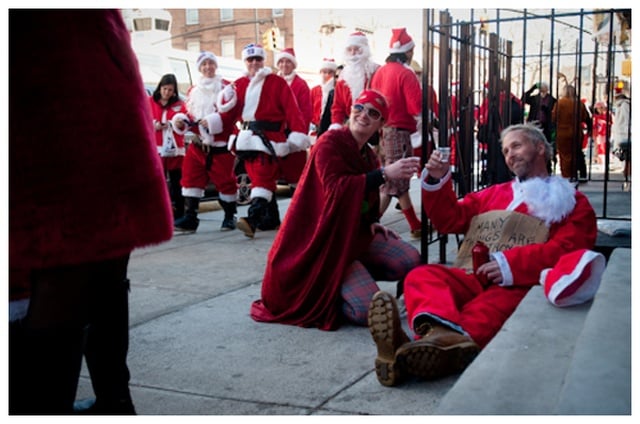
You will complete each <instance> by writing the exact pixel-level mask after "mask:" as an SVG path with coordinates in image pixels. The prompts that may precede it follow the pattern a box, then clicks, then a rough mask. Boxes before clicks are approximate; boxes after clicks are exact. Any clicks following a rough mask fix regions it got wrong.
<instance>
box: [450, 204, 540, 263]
mask: <svg viewBox="0 0 640 424" xmlns="http://www.w3.org/2000/svg"><path fill="white" fill-rule="evenodd" d="M548 237H549V229H548V228H547V227H546V226H545V225H544V222H543V221H541V220H540V219H538V218H535V217H533V216H530V215H525V214H523V213H520V212H512V211H491V212H485V213H483V214H480V215H477V216H475V217H473V219H472V220H471V224H470V225H469V230H468V231H467V234H465V236H464V239H463V240H462V243H461V244H460V249H459V250H458V256H457V257H456V260H455V262H454V264H453V266H455V267H459V268H465V269H473V265H472V259H471V249H472V248H473V246H474V245H475V244H476V241H478V240H479V241H481V242H483V243H484V244H486V245H487V246H488V247H489V252H490V253H493V252H500V251H503V250H507V249H511V248H512V247H514V246H526V245H528V244H533V243H544V242H545V241H547V238H548Z"/></svg>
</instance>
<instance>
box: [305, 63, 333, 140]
mask: <svg viewBox="0 0 640 424" xmlns="http://www.w3.org/2000/svg"><path fill="white" fill-rule="evenodd" d="M336 69H338V65H337V64H336V61H335V60H333V59H328V58H324V59H322V63H321V64H320V84H318V85H316V86H314V87H313V88H312V89H311V105H312V112H313V113H312V116H311V124H312V126H313V127H314V129H313V131H312V133H311V134H312V135H315V136H316V137H320V136H321V135H322V133H323V132H325V131H326V130H327V129H328V128H329V126H328V125H323V123H322V116H323V114H324V113H325V110H326V109H329V111H330V110H331V105H332V104H333V89H334V88H335V86H336V78H335V76H336Z"/></svg>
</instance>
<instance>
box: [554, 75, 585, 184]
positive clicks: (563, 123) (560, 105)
mask: <svg viewBox="0 0 640 424" xmlns="http://www.w3.org/2000/svg"><path fill="white" fill-rule="evenodd" d="M551 119H552V121H553V123H554V124H555V127H556V147H557V149H558V156H559V158H560V172H561V174H562V176H563V177H564V178H569V179H570V180H571V181H575V182H577V181H578V179H581V180H586V178H587V169H586V164H585V158H584V152H583V151H582V140H583V135H584V130H583V128H585V127H586V128H587V132H588V133H590V132H591V125H592V123H591V117H590V116H589V112H588V111H587V108H586V106H585V105H584V104H583V103H582V102H581V101H580V99H579V98H578V96H577V95H576V88H575V87H574V86H572V85H566V86H565V87H564V92H563V95H562V96H561V97H560V98H559V99H558V101H557V102H556V104H555V106H554V107H553V110H552V113H551Z"/></svg>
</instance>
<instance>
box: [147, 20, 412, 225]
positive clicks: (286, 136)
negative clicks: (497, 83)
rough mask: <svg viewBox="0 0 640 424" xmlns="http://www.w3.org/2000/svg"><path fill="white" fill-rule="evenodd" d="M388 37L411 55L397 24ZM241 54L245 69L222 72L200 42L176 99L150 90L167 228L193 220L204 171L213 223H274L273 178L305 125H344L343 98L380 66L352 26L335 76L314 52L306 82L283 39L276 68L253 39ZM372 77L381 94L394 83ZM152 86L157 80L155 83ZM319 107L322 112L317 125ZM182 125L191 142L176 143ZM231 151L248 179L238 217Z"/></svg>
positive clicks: (302, 153)
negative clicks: (166, 180) (191, 72)
mask: <svg viewBox="0 0 640 424" xmlns="http://www.w3.org/2000/svg"><path fill="white" fill-rule="evenodd" d="M390 44H391V45H392V46H394V45H395V46H396V47H395V49H396V50H397V51H395V53H401V54H402V55H404V54H405V53H406V54H407V57H409V58H410V57H411V56H409V53H412V52H413V41H412V40H411V38H410V37H409V36H408V34H407V33H406V31H405V29H404V28H401V29H394V30H393V36H392V40H391V43H390ZM393 49H394V48H393V47H392V48H391V49H390V51H391V52H392V53H393V52H394V50H393ZM242 58H243V60H244V61H245V64H246V66H247V71H246V72H245V76H243V77H241V78H239V79H238V80H236V81H235V82H230V81H227V80H225V79H223V78H222V77H221V76H220V75H217V74H216V70H217V65H218V63H217V58H216V56H215V55H214V54H213V53H211V52H202V53H201V54H200V56H199V57H198V60H197V66H198V70H199V71H200V73H201V77H200V79H199V80H198V82H197V83H196V84H195V85H194V86H193V87H191V88H190V90H189V92H188V93H187V101H186V102H184V103H183V102H181V101H179V100H173V101H171V102H170V103H168V104H167V103H166V102H165V103H159V102H158V101H157V99H156V101H154V99H151V104H152V109H153V110H154V128H155V130H156V138H157V144H158V152H159V154H160V155H161V156H162V157H163V163H164V164H165V171H166V172H167V174H168V175H170V176H171V180H173V186H174V189H173V190H172V193H171V194H172V200H173V203H174V205H175V206H176V207H175V223H174V224H175V225H174V226H175V229H176V231H181V232H195V231H196V230H197V228H198V225H199V219H198V217H197V216H198V208H199V203H200V199H201V198H202V197H203V196H204V193H205V188H206V186H207V184H208V183H209V181H211V182H213V183H214V184H215V186H216V188H217V190H218V192H219V203H220V205H221V207H222V208H223V210H224V212H225V216H224V219H223V222H222V226H221V230H222V231H226V230H233V229H235V228H239V229H240V230H242V231H243V232H244V233H245V235H246V236H248V237H253V236H254V234H255V232H256V231H257V230H263V231H264V230H272V229H276V228H278V227H279V225H280V214H279V211H278V206H277V203H276V201H275V191H276V188H277V183H278V181H281V180H284V181H287V182H288V183H289V184H290V186H291V189H292V190H294V189H295V186H296V183H297V181H298V179H299V177H300V175H301V174H302V171H303V169H304V166H305V164H306V160H307V154H308V152H307V150H308V149H309V147H310V146H311V143H312V140H314V138H313V137H310V136H309V134H311V136H314V135H316V136H318V135H319V134H321V132H322V131H325V130H326V129H333V128H337V127H341V126H342V125H344V124H345V123H346V120H347V118H348V116H349V112H350V109H351V106H352V103H353V99H355V98H357V97H358V95H359V94H360V93H361V92H362V90H363V89H365V88H371V87H372V79H373V75H374V73H375V72H376V71H377V70H378V68H380V65H378V64H376V63H374V62H373V61H372V60H371V51H370V49H369V46H368V40H367V37H366V35H365V34H364V33H361V32H355V33H353V34H350V35H349V37H348V39H347V43H346V46H345V50H344V61H345V66H344V69H343V70H342V72H341V74H340V78H339V79H338V78H337V76H336V72H337V68H338V66H337V64H336V62H335V60H334V59H328V58H325V59H322V63H321V67H320V74H321V75H322V82H321V84H319V85H318V86H316V87H313V89H310V88H309V86H308V85H307V83H306V82H305V81H304V80H303V79H302V78H301V77H300V76H299V75H297V74H296V72H295V69H296V68H297V59H296V56H295V52H294V50H293V49H292V48H287V49H284V50H282V51H281V52H279V53H278V54H277V55H276V58H275V59H276V64H277V67H278V72H277V75H276V73H275V72H273V71H272V70H271V69H270V68H269V67H265V66H264V62H265V59H266V53H265V50H264V49H263V48H262V47H261V46H259V45H255V44H250V45H248V46H246V47H245V48H244V49H243V52H242ZM402 67H403V68H406V69H405V70H404V71H405V72H410V73H411V74H412V77H413V78H414V81H413V82H414V83H415V86H416V87H418V88H419V85H418V79H417V77H415V73H414V72H413V71H412V70H411V68H410V67H409V64H408V63H406V64H403V65H402ZM378 85H379V86H376V87H373V88H376V89H378V90H379V91H381V92H382V93H383V94H385V91H387V92H392V90H395V89H396V88H395V87H386V85H387V83H386V82H382V83H380V84H378ZM160 88H161V87H160V84H159V86H158V89H157V91H160ZM413 92H415V94H416V95H415V96H414V97H416V96H417V97H416V99H414V100H416V101H413V103H415V104H416V105H418V106H417V107H413V109H416V110H412V111H411V113H410V114H409V115H408V117H409V118H410V119H409V121H410V122H409V124H410V125H408V127H410V128H407V130H409V131H410V132H411V133H415V132H416V131H417V129H418V125H417V119H418V116H419V115H420V110H419V105H420V101H419V99H420V90H413ZM174 94H175V93H174ZM323 116H324V117H325V120H326V121H327V122H326V123H325V124H324V125H321V120H322V117H323ZM329 118H330V119H329ZM414 118H415V119H414ZM238 122H239V123H240V126H241V129H238V126H237V125H236V123H238ZM329 124H330V125H329ZM187 135H188V136H189V139H190V140H191V141H192V144H191V146H192V147H193V148H189V149H185V136H187ZM409 147H410V150H411V152H410V153H411V154H413V150H412V149H411V147H412V146H409ZM167 156H168V157H167ZM236 156H237V157H239V158H241V159H242V160H243V162H244V166H245V169H246V171H247V173H248V175H249V178H250V180H251V184H252V189H251V196H250V202H251V204H250V207H249V210H248V215H247V216H246V217H243V218H240V219H239V220H236V217H235V214H236V213H237V208H236V198H237V183H236V177H235V173H234V167H235V163H236ZM180 171H181V172H180ZM176 180H179V181H180V187H181V190H180V191H179V192H178V190H176V189H175V185H176V184H175V181H176ZM183 205H185V206H186V209H185V208H184V206H183ZM405 209H409V208H405ZM410 210H413V208H412V207H411V208H410ZM410 218H412V219H410V223H411V227H412V228H411V229H412V231H414V232H416V234H417V233H418V232H419V227H420V222H419V220H418V219H417V218H416V217H415V213H414V214H411V216H410Z"/></svg>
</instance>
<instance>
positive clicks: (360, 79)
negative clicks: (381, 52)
mask: <svg viewBox="0 0 640 424" xmlns="http://www.w3.org/2000/svg"><path fill="white" fill-rule="evenodd" d="M344 64H345V65H344V69H342V71H341V72H340V77H339V78H338V82H337V83H336V88H335V90H334V95H333V104H332V105H331V126H329V129H335V128H340V127H342V126H343V125H344V124H345V122H346V121H347V119H348V118H349V114H350V113H351V105H352V104H353V101H354V100H355V99H357V98H358V96H360V93H362V90H364V89H365V88H369V87H370V86H371V77H372V76H373V73H374V72H375V71H376V70H377V69H378V68H379V67H380V65H378V64H377V63H375V62H373V61H372V60H371V50H370V49H369V41H368V40H367V36H366V35H365V34H364V33H363V32H361V31H357V32H354V33H352V34H350V35H349V37H347V43H346V46H345V50H344Z"/></svg>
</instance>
